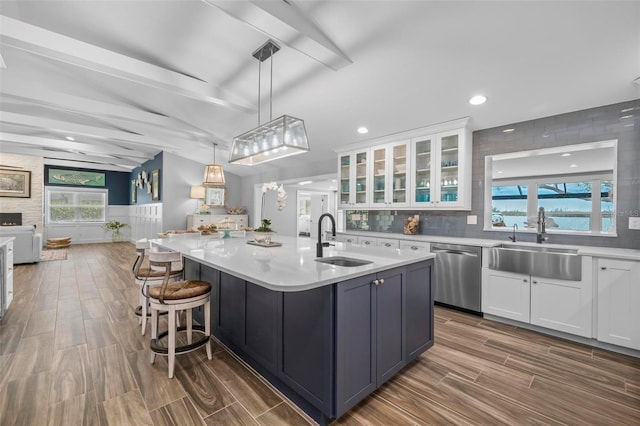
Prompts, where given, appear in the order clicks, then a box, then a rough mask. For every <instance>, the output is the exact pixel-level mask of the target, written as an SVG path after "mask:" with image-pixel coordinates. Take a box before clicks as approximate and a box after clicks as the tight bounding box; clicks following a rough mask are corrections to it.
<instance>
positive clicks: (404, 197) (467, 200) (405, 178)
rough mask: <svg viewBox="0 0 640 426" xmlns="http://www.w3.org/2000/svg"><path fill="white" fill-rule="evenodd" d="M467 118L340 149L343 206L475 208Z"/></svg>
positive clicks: (469, 133) (372, 207)
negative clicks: (472, 198)
mask: <svg viewBox="0 0 640 426" xmlns="http://www.w3.org/2000/svg"><path fill="white" fill-rule="evenodd" d="M468 121H469V119H468V118H463V119H459V120H455V121H450V122H447V123H441V124H437V125H433V126H429V127H423V128H420V129H415V130H411V131H407V132H403V133H400V134H396V135H394V136H388V137H384V138H378V139H375V140H372V141H369V142H363V143H359V144H357V145H355V146H352V147H351V148H349V147H347V148H346V149H344V150H342V149H340V150H338V176H339V178H340V188H339V192H340V197H339V200H340V201H339V205H338V207H339V208H343V209H358V208H368V209H422V210H426V209H442V210H470V209H471V144H472V140H471V131H470V130H469V129H468V127H467V124H468Z"/></svg>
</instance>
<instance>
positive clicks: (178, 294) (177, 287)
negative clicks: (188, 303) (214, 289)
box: [149, 281, 211, 301]
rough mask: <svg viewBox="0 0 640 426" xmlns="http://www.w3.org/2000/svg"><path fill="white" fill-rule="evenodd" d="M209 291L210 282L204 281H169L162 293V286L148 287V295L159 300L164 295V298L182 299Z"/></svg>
mask: <svg viewBox="0 0 640 426" xmlns="http://www.w3.org/2000/svg"><path fill="white" fill-rule="evenodd" d="M210 291H211V284H209V283H208V282H205V281H175V282H172V283H169V284H168V285H167V287H166V288H165V289H164V295H162V287H152V288H150V289H149V297H153V298H154V299H158V300H160V298H161V297H163V296H164V300H165V301H167V300H183V299H189V298H191V297H197V296H201V295H203V294H205V293H209V292H210Z"/></svg>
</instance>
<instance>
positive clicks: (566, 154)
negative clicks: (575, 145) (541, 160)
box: [560, 152, 571, 157]
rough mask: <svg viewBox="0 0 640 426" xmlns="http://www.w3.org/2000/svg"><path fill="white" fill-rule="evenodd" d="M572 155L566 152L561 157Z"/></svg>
mask: <svg viewBox="0 0 640 426" xmlns="http://www.w3.org/2000/svg"><path fill="white" fill-rule="evenodd" d="M570 155H571V154H570V153H568V152H565V153H564V154H562V155H561V156H560V157H569V156H570Z"/></svg>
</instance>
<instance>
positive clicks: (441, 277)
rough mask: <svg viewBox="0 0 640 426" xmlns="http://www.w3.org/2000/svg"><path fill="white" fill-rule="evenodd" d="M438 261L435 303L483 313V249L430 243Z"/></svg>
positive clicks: (436, 261) (436, 264) (436, 265)
mask: <svg viewBox="0 0 640 426" xmlns="http://www.w3.org/2000/svg"><path fill="white" fill-rule="evenodd" d="M431 253H435V254H436V260H435V276H436V282H435V291H434V300H435V301H436V302H440V303H444V304H446V305H450V306H455V307H457V308H462V309H466V310H469V311H473V312H480V311H481V310H482V306H481V304H480V303H481V299H480V298H481V292H482V286H481V282H482V248H481V247H475V246H466V245H460V244H442V243H431Z"/></svg>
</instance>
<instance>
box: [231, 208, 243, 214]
mask: <svg viewBox="0 0 640 426" xmlns="http://www.w3.org/2000/svg"><path fill="white" fill-rule="evenodd" d="M246 211H247V209H246V208H245V207H229V208H228V209H227V213H229V214H245V212H246Z"/></svg>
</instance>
